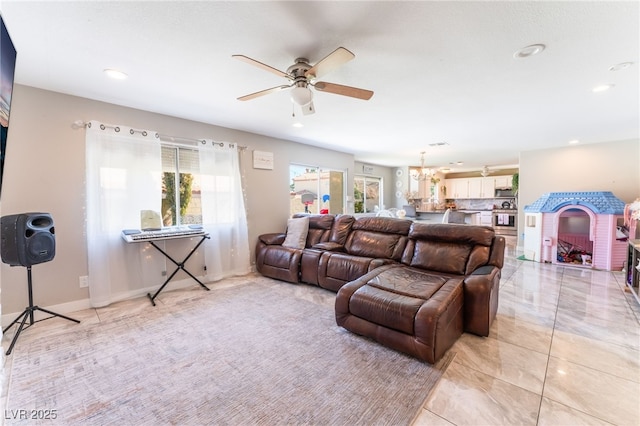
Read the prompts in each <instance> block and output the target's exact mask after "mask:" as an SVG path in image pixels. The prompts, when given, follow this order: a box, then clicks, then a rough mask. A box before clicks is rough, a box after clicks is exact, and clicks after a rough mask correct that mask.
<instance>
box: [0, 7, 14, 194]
mask: <svg viewBox="0 0 640 426" xmlns="http://www.w3.org/2000/svg"><path fill="white" fill-rule="evenodd" d="M0 27H1V28H0V125H1V126H2V129H0V194H2V178H3V174H4V162H5V160H6V154H7V136H8V134H9V112H10V111H11V98H12V95H13V76H14V74H15V70H16V49H15V47H14V45H13V42H12V41H11V37H9V32H8V31H7V27H6V26H5V25H4V19H3V18H2V15H0Z"/></svg>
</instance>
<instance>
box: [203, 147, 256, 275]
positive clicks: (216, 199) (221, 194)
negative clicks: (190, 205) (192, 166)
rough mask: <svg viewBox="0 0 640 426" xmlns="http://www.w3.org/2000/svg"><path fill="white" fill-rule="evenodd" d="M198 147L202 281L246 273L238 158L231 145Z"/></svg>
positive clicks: (246, 246) (246, 242) (244, 217)
mask: <svg viewBox="0 0 640 426" xmlns="http://www.w3.org/2000/svg"><path fill="white" fill-rule="evenodd" d="M205 142H206V143H205V144H204V145H201V147H200V186H201V188H200V189H201V196H202V224H203V226H204V228H205V230H206V231H207V232H208V233H209V235H210V237H211V238H210V239H208V240H206V242H205V243H204V244H205V264H206V266H207V271H206V275H205V277H204V278H205V280H206V281H216V280H219V279H222V278H224V277H227V276H232V275H244V274H247V273H249V272H250V261H249V258H250V254H249V236H248V231H247V215H246V211H245V206H244V195H243V191H242V180H241V177H240V159H239V156H238V148H237V145H235V144H229V143H221V142H212V141H210V140H207V141H205Z"/></svg>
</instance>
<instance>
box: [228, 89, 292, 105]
mask: <svg viewBox="0 0 640 426" xmlns="http://www.w3.org/2000/svg"><path fill="white" fill-rule="evenodd" d="M290 87H291V86H287V85H284V86H276V87H272V88H271V89H266V90H261V91H259V92H255V93H251V94H248V95H244V96H240V97H239V98H238V100H239V101H249V100H251V99H255V98H259V97H260V96H264V95H268V94H269V93H274V92H279V91H280V90H284V89H288V88H290Z"/></svg>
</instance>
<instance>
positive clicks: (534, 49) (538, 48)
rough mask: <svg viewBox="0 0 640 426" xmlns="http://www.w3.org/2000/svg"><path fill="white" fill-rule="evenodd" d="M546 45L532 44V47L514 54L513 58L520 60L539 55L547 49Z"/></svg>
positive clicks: (524, 48)
mask: <svg viewBox="0 0 640 426" xmlns="http://www.w3.org/2000/svg"><path fill="white" fill-rule="evenodd" d="M545 47H546V46H545V45H544V44H532V45H531V46H527V47H523V48H522V49H520V50H518V51H517V52H516V53H514V54H513V57H514V58H516V59H518V58H528V57H530V56H533V55H537V54H538V53H540V52H542V51H543V50H544V49H545Z"/></svg>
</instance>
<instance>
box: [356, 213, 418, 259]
mask: <svg viewBox="0 0 640 426" xmlns="http://www.w3.org/2000/svg"><path fill="white" fill-rule="evenodd" d="M410 227H411V221H410V220H404V219H394V218H387V217H362V218H359V219H358V220H356V221H355V222H354V224H353V226H352V228H351V233H350V234H349V237H348V238H347V242H346V244H345V250H346V251H347V253H349V254H352V255H354V256H363V257H371V258H383V259H393V260H400V257H401V255H402V252H403V250H404V247H405V244H406V242H407V234H408V233H409V228H410Z"/></svg>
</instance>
